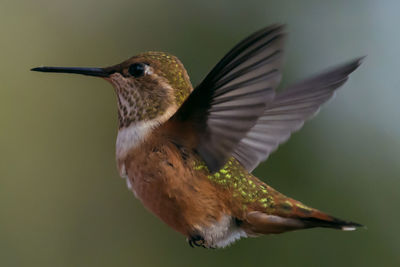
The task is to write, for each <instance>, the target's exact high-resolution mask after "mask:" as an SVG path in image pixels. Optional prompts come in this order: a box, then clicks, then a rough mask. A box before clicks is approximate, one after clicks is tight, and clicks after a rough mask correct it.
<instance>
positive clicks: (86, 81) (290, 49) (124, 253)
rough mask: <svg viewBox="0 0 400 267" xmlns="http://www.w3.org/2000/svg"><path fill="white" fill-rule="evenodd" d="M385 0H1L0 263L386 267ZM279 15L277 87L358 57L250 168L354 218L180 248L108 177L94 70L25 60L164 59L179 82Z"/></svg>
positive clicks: (390, 21)
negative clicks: (281, 59)
mask: <svg viewBox="0 0 400 267" xmlns="http://www.w3.org/2000/svg"><path fill="white" fill-rule="evenodd" d="M399 9H400V2H399V1H396V0H393V1H387V0H383V1H382V0H370V1H368V0H359V1H345V0H337V1H320V0H303V1H299V0H281V1H270V0H260V1H250V0H248V1H228V0H225V1H196V2H195V1H163V0H145V1H136V0H113V1H109V0H90V1H82V0H79V1H78V0H70V1H65V0H36V1H28V0H22V1H15V0H1V2H0V51H1V52H0V53H1V63H0V86H1V87H0V101H1V102H0V111H1V112H0V125H1V131H0V153H1V154H0V266H41V267H45V266H210V267H211V266H400V253H399V252H400V231H399V221H400V212H399V210H400V208H399V206H400V177H399V176H400V175H399V174H400V166H399V163H400V162H399V158H400V144H399V140H400V123H399V122H400V107H399V105H398V103H399V98H400V75H399V70H400V60H399V56H400V54H399V47H400V35H399V33H400V31H399V25H400V17H399V15H398V10H399ZM275 22H280V23H286V24H288V31H289V33H290V36H289V40H288V44H287V56H286V67H285V76H284V81H283V83H284V84H288V83H291V82H294V81H295V80H298V79H301V78H304V77H306V76H307V75H310V74H312V73H316V72H318V71H320V70H321V69H322V68H326V67H329V66H333V65H336V64H339V63H341V62H344V61H346V60H349V59H352V58H355V57H358V56H362V55H368V58H367V59H366V61H365V62H364V64H363V65H362V66H361V67H360V69H358V70H357V71H356V72H355V73H354V74H353V75H352V76H351V79H350V81H349V82H348V83H347V84H346V85H345V86H344V88H343V89H342V90H341V91H340V92H339V93H338V94H337V97H336V98H335V99H334V100H333V101H331V102H329V103H328V104H327V105H326V106H325V107H324V108H323V110H322V111H321V112H320V113H319V115H318V116H317V117H316V118H315V119H313V120H312V121H311V122H309V123H307V124H306V127H305V128H304V129H303V130H302V131H300V132H298V133H296V134H295V135H294V136H293V137H292V138H291V140H290V141H289V142H288V143H286V144H285V145H283V146H282V147H281V148H280V149H279V151H278V152H276V153H274V154H273V156H272V157H271V158H270V159H269V161H268V162H266V163H264V164H262V165H261V166H260V167H259V168H258V169H257V170H256V171H255V173H256V174H257V175H258V176H259V177H262V178H263V180H264V181H266V182H268V183H269V184H270V185H272V186H273V187H275V188H277V189H278V190H280V191H282V192H283V193H286V194H287V195H289V196H292V197H294V198H297V199H299V200H301V201H303V202H305V203H307V204H309V205H312V206H314V207H317V208H320V209H322V210H324V211H327V212H329V213H331V214H334V215H337V216H339V217H342V218H346V219H350V220H354V221H357V222H361V223H363V224H365V225H367V226H368V229H367V230H365V229H360V230H359V231H355V232H340V231H334V230H327V229H314V230H306V231H299V232H293V233H287V234H283V235H277V236H268V237H263V238H258V239H246V240H243V241H241V242H239V243H237V244H235V245H234V246H232V247H230V248H228V249H224V250H204V249H191V248H190V247H189V246H188V245H187V244H186V242H185V239H184V237H182V236H180V235H179V234H177V233H175V232H174V231H173V230H171V229H169V228H168V227H167V226H165V225H164V224H163V223H162V222H160V221H159V220H158V219H156V218H155V216H153V215H152V214H150V213H149V212H147V211H146V210H145V209H144V208H143V207H142V205H141V203H139V201H137V200H136V199H135V198H134V197H133V195H132V193H130V192H129V191H128V190H127V188H126V186H125V183H124V181H123V180H122V179H120V178H118V174H117V171H116V168H115V161H114V144H115V138H116V125H117V120H116V103H115V97H114V93H113V90H112V88H111V86H110V85H109V84H107V83H106V82H104V81H102V80H100V79H95V78H88V77H84V76H68V75H55V74H43V73H34V72H30V71H29V69H30V68H31V67H35V66H38V65H56V66H106V65H111V64H115V63H118V62H120V61H122V60H124V59H125V58H127V57H130V56H132V55H134V54H136V53H139V52H142V51H146V50H162V51H168V52H171V53H173V54H175V55H177V56H178V57H179V58H180V59H181V60H182V61H183V63H184V64H185V66H186V67H187V69H188V71H189V73H190V75H191V77H192V80H193V82H194V84H196V83H198V82H199V81H200V80H201V78H202V77H204V75H205V74H206V73H207V71H209V70H210V68H211V67H212V66H213V65H214V64H215V63H216V62H217V60H218V59H219V58H221V57H222V56H223V54H224V53H225V52H227V50H228V49H230V48H231V47H232V46H233V45H234V44H235V43H236V42H238V41H240V40H241V39H242V38H244V37H246V36H247V35H249V34H250V33H252V32H253V31H255V30H257V29H259V28H261V27H264V26H266V25H268V24H271V23H275Z"/></svg>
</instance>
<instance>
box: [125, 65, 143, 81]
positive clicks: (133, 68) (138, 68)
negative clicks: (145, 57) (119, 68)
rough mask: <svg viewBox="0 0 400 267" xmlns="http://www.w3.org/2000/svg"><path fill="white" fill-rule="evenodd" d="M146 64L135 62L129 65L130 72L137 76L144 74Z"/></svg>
mask: <svg viewBox="0 0 400 267" xmlns="http://www.w3.org/2000/svg"><path fill="white" fill-rule="evenodd" d="M144 68H145V65H144V64H143V63H134V64H132V65H130V66H129V69H128V72H129V74H130V75H132V76H133V77H135V78H138V77H140V76H143V74H144Z"/></svg>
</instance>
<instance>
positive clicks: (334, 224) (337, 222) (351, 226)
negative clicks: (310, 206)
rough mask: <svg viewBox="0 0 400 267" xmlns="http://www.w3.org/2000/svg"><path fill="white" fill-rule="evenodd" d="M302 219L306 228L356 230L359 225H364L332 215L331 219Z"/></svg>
mask: <svg viewBox="0 0 400 267" xmlns="http://www.w3.org/2000/svg"><path fill="white" fill-rule="evenodd" d="M300 220H301V221H302V222H303V223H304V224H305V226H306V228H313V227H324V228H332V229H338V230H343V231H353V230H356V228H357V227H363V225H361V224H359V223H355V222H350V221H344V220H341V219H338V218H335V217H331V220H322V219H318V218H315V217H308V218H300Z"/></svg>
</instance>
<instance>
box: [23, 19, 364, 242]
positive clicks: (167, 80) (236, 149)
mask: <svg viewBox="0 0 400 267" xmlns="http://www.w3.org/2000/svg"><path fill="white" fill-rule="evenodd" d="M286 36H287V34H286V31H285V26H284V25H272V26H269V27H266V28H263V29H261V30H259V31H257V32H255V33H253V34H252V35H250V36H249V37H247V38H245V39H244V40H243V41H241V42H240V43H238V44H237V45H236V46H234V47H233V48H232V49H231V50H230V51H229V52H228V53H227V54H226V55H225V56H224V57H223V58H222V59H221V60H220V61H219V62H218V63H217V64H216V66H215V67H214V68H213V69H212V70H211V71H210V72H209V73H208V75H206V77H205V78H204V80H203V81H202V82H201V83H200V84H199V85H198V86H196V87H193V86H192V84H191V81H190V79H189V76H188V73H187V71H186V69H185V67H184V66H183V64H182V63H181V61H180V60H179V59H178V58H177V57H175V56H173V55H171V54H169V53H164V52H145V53H142V54H139V55H136V56H133V57H131V58H129V59H128V60H126V61H124V62H122V63H120V64H117V65H113V66H110V67H104V68H81V67H37V68H33V69H31V70H32V71H40V72H55V73H73V74H83V75H87V76H95V77H100V78H103V79H104V80H106V81H108V82H109V83H111V85H112V86H113V88H114V91H115V93H116V98H117V106H118V135H117V140H116V163H117V168H118V171H119V174H120V176H121V177H123V178H125V179H126V183H127V186H128V188H129V189H130V190H131V191H132V192H133V193H134V195H135V196H136V197H137V198H138V199H139V200H140V201H141V202H142V203H143V205H144V206H145V207H146V208H147V209H148V210H150V211H151V212H152V213H154V214H155V215H156V216H157V217H159V218H160V219H161V220H162V221H164V222H165V223H166V224H167V225H169V226H170V227H171V228H173V229H174V230H176V231H177V232H179V233H181V234H183V235H184V236H185V237H186V238H187V241H188V243H189V245H191V246H192V247H194V246H201V247H205V248H223V247H226V246H228V245H230V244H232V243H233V242H235V241H237V240H239V239H240V238H245V237H257V236H260V235H267V234H278V233H283V232H287V231H292V230H299V229H306V228H314V227H325V228H333V229H339V230H345V231H348V230H355V229H356V228H357V227H359V226H361V225H360V224H358V223H355V222H351V221H346V220H342V219H338V218H336V217H333V216H331V215H328V214H327V213H324V212H322V211H319V210H318V209H315V208H312V207H309V206H307V205H305V204H303V203H301V202H300V201H297V200H294V199H292V198H290V197H287V196H285V195H284V194H282V193H280V192H278V191H277V190H275V189H273V188H272V187H271V186H269V185H267V184H266V183H264V182H263V181H261V180H260V179H258V178H257V177H255V176H254V175H252V174H251V172H252V171H253V170H254V168H255V167H256V166H258V165H259V163H260V162H262V161H265V160H266V159H267V158H268V156H269V155H270V154H271V153H272V152H273V151H275V150H276V149H277V147H278V146H279V145H280V144H282V143H283V142H285V141H286V140H288V139H289V137H290V135H291V134H292V133H293V132H294V131H297V130H299V129H300V128H301V127H302V126H303V124H304V122H305V121H306V120H307V119H309V118H311V117H312V116H313V115H314V114H315V113H316V112H317V111H318V110H319V108H320V106H321V105H322V104H323V103H325V102H326V101H327V100H329V99H330V98H331V97H332V96H333V95H334V94H335V92H336V90H337V89H338V88H339V87H341V86H342V85H343V84H344V83H345V82H346V81H347V79H348V76H349V74H350V73H352V72H353V71H354V70H355V69H356V68H357V67H358V66H359V65H360V64H361V61H362V58H357V59H355V60H352V61H349V62H347V63H345V64H342V65H340V66H337V67H334V68H331V69H328V70H326V71H323V72H321V73H320V74H318V75H315V76H313V77H311V78H308V79H305V80H303V81H301V82H298V83H294V84H293V85H291V86H288V87H287V88H286V89H283V90H277V87H278V85H279V83H280V81H281V77H282V62H283V53H284V43H285V39H286Z"/></svg>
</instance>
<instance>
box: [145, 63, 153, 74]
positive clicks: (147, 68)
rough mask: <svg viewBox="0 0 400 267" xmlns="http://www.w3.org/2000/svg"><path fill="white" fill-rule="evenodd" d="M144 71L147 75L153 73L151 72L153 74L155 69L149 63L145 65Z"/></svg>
mask: <svg viewBox="0 0 400 267" xmlns="http://www.w3.org/2000/svg"><path fill="white" fill-rule="evenodd" d="M144 73H145V74H146V75H151V74H153V69H152V68H151V67H150V66H149V65H145V67H144Z"/></svg>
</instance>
